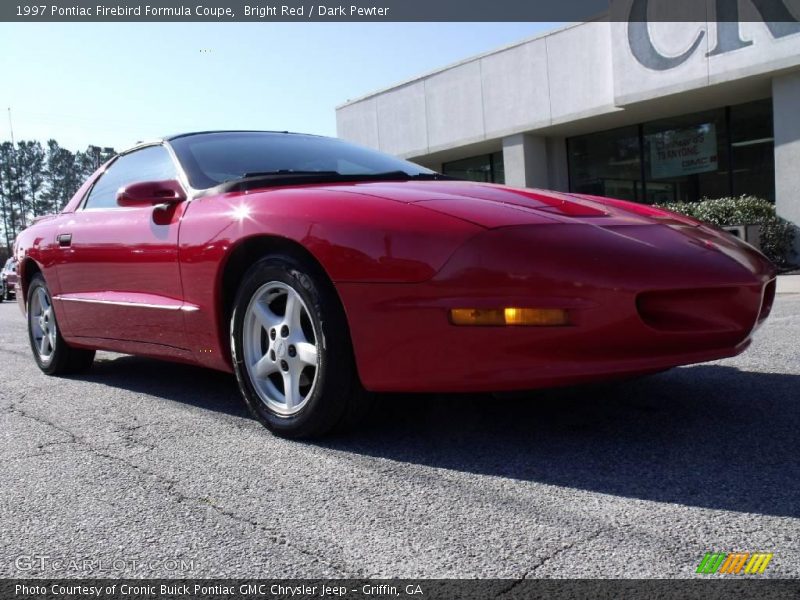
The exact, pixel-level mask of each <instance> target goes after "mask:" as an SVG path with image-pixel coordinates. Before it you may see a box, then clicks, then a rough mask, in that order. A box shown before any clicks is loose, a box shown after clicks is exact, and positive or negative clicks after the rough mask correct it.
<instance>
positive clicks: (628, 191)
mask: <svg viewBox="0 0 800 600" xmlns="http://www.w3.org/2000/svg"><path fill="white" fill-rule="evenodd" d="M568 151H569V173H570V190H571V191H573V192H579V193H581V194H594V195H596V196H610V197H612V198H621V199H623V200H638V201H641V200H642V191H641V186H642V182H641V177H642V168H641V162H640V154H639V153H640V147H639V128H638V127H636V126H634V127H624V128H622V129H614V130H613V131H604V132H602V133H594V134H592V135H583V136H580V137H576V138H572V139H570V140H569V146H568Z"/></svg>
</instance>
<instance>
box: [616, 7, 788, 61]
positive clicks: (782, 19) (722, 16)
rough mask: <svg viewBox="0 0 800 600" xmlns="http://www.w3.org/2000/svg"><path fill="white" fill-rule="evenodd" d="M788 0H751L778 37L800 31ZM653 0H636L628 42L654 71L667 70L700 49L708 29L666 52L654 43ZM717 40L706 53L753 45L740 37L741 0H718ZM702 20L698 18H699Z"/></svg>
mask: <svg viewBox="0 0 800 600" xmlns="http://www.w3.org/2000/svg"><path fill="white" fill-rule="evenodd" d="M784 1H785V0H750V2H751V3H752V4H753V6H755V8H756V10H757V12H758V14H759V15H760V16H761V18H762V19H763V21H764V23H765V25H766V26H767V28H768V29H769V32H770V34H771V35H772V37H773V38H776V39H779V38H782V37H786V36H788V35H793V34H796V33H800V22H798V21H796V20H795V18H794V16H793V15H792V13H791V11H789V9H788V8H787V7H786V5H785V4H784ZM649 6H650V0H633V2H632V3H631V9H630V13H629V17H630V18H629V23H628V44H629V45H630V48H631V53H632V54H633V56H634V57H635V58H636V60H637V61H639V63H640V64H641V65H642V66H644V67H647V68H648V69H652V70H654V71H666V70H669V69H674V68H675V67H677V66H679V65H681V64H683V63H685V62H686V61H687V60H689V58H690V57H691V56H692V55H693V54H694V53H695V52H696V51H697V48H698V47H699V46H700V44H701V42H702V41H703V38H704V37H705V34H706V32H705V31H700V32H699V33H698V34H697V37H695V38H694V41H693V42H692V43H691V45H690V46H689V47H688V48H687V49H686V50H685V51H684V52H682V53H680V54H678V55H677V56H667V55H665V54H663V53H662V52H660V51H659V50H658V48H656V46H655V44H654V43H653V39H652V37H651V35H650V29H649V27H648V22H647V15H648V9H649ZM697 6H698V10H700V9H702V10H700V12H698V17H699V16H701V14H702V13H704V12H705V10H704V9H705V6H704V3H701V2H699V3H698V5H697ZM716 13H717V19H718V21H719V22H718V23H717V43H716V46H714V48H713V49H712V50H711V51H710V52H708V53H707V54H706V56H717V55H719V54H725V53H727V52H731V51H733V50H738V49H739V48H745V47H747V46H750V45H752V43H753V42H752V41H745V40H743V39H742V38H741V32H740V27H739V0H716ZM698 20H699V19H698Z"/></svg>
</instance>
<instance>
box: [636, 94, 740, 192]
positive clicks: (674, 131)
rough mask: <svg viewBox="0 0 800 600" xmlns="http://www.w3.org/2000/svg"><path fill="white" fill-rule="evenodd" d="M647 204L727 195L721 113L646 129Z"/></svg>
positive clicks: (724, 124)
mask: <svg viewBox="0 0 800 600" xmlns="http://www.w3.org/2000/svg"><path fill="white" fill-rule="evenodd" d="M642 133H643V135H644V163H645V168H644V172H645V177H646V178H647V179H646V182H645V202H646V203H647V204H658V203H662V202H676V201H679V202H689V201H693V200H699V199H700V198H721V197H723V196H728V195H730V193H731V191H730V179H729V171H728V163H729V160H728V159H729V150H728V129H727V120H726V117H725V109H719V110H713V111H708V112H703V113H698V114H694V115H685V116H681V117H673V118H670V119H662V120H659V121H652V122H650V123H646V124H645V125H644V126H643V128H642Z"/></svg>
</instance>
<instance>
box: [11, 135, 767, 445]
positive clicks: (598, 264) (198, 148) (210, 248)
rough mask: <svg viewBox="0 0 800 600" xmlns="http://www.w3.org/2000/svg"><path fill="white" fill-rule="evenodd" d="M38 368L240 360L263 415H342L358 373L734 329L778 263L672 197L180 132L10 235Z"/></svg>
mask: <svg viewBox="0 0 800 600" xmlns="http://www.w3.org/2000/svg"><path fill="white" fill-rule="evenodd" d="M15 256H16V258H17V259H18V261H19V286H20V288H21V293H19V294H18V295H17V296H18V298H19V302H20V306H21V307H22V309H23V310H24V312H25V313H26V314H27V319H28V330H29V334H30V342H31V348H32V350H33V355H34V358H35V359H36V362H37V363H38V365H39V367H40V368H41V369H42V370H43V371H44V372H45V373H49V374H53V375H56V374H62V373H69V372H74V371H78V370H81V369H85V368H87V367H88V366H89V365H90V364H91V363H92V360H93V358H94V353H95V350H96V349H103V350H111V351H114V352H122V353H129V354H140V355H146V356H152V357H158V358H164V359H170V360H176V361H182V362H187V363H192V364H196V365H203V366H206V367H210V368H213V369H219V370H222V371H228V372H234V373H235V374H236V377H237V379H238V382H239V387H240V388H241V392H242V395H243V396H244V399H245V401H246V402H247V404H248V406H249V407H250V409H251V410H252V412H253V413H254V414H255V416H256V417H258V418H259V419H260V420H261V422H262V423H264V425H266V426H267V427H268V428H270V429H271V430H272V431H274V432H275V433H278V434H280V435H285V436H292V437H308V436H313V435H318V434H322V433H324V432H326V431H329V430H331V429H332V428H334V427H337V426H339V425H341V424H345V423H350V422H352V421H353V420H354V419H355V418H356V417H357V416H358V415H359V414H361V413H362V412H363V410H364V409H365V407H366V406H367V404H368V400H369V398H370V394H369V393H368V391H419V392H422V391H437V392H453V391H508V390H519V389H530V388H537V387H544V386H556V385H563V384H571V383H578V382H586V381H595V380H601V379H608V378H617V377H626V376H632V375H639V374H645V373H651V372H656V371H660V370H663V369H667V368H670V367H673V366H676V365H681V364H687V363H696V362H701V361H707V360H712V359H718V358H722V357H726V356H733V355H735V354H738V353H740V352H742V351H743V350H744V349H745V348H746V347H747V346H748V344H749V343H750V339H751V335H752V334H753V332H754V330H755V329H756V328H757V327H758V325H759V324H760V323H761V322H762V321H763V320H764V319H765V318H766V317H767V315H768V314H769V311H770V308H771V304H772V301H773V297H774V294H775V272H774V269H773V266H772V265H771V264H770V262H769V261H768V260H767V259H766V258H765V257H764V256H762V255H761V254H760V253H759V252H757V251H756V250H755V249H753V248H752V247H751V246H749V245H747V244H744V243H742V242H740V241H739V240H737V239H736V238H734V237H732V236H730V235H728V234H726V233H724V232H722V231H719V230H717V229H714V228H711V227H708V226H706V225H702V224H700V223H698V222H696V221H694V220H691V219H687V218H686V217H682V216H678V215H675V214H671V213H668V212H665V211H663V210H658V209H655V208H653V207H650V206H645V205H640V204H633V203H629V202H623V201H619V200H612V199H608V198H598V197H590V196H584V195H576V194H566V193H557V192H549V191H542V190H533V189H513V188H509V187H504V186H500V185H490V184H481V183H471V182H466V181H455V180H450V179H448V178H447V177H444V176H442V175H439V174H437V173H434V172H432V171H429V170H427V169H424V168H422V167H419V166H417V165H414V164H412V163H409V162H405V161H402V160H399V159H397V158H393V157H390V156H386V155H383V154H381V153H378V152H374V151H372V150H368V149H365V148H361V147H358V146H355V145H352V144H349V143H346V142H344V141H341V140H337V139H330V138H324V137H317V136H311V135H301V134H292V133H273V132H257V131H236V132H234V131H227V132H226V131H222V132H206V133H191V134H185V135H177V136H173V137H168V138H165V139H162V140H159V141H155V142H152V143H145V144H140V145H138V146H136V147H135V148H133V149H131V150H129V151H127V152H124V153H122V154H120V155H119V156H117V157H115V158H114V159H113V160H111V161H109V163H108V164H106V165H104V166H103V167H102V168H100V169H99V170H98V171H97V172H96V173H95V174H94V175H92V177H90V178H89V180H88V181H87V182H86V183H85V184H84V185H83V186H82V187H81V188H80V190H78V192H77V193H76V194H75V196H74V197H73V198H72V200H71V201H70V202H69V204H68V205H67V206H66V207H65V208H64V210H63V211H62V212H61V213H60V214H58V215H55V216H52V217H49V218H46V219H43V220H40V221H39V222H37V223H36V224H35V225H33V226H32V227H30V228H29V229H27V230H25V231H24V232H23V233H22V234H20V236H19V238H18V240H17V243H16V248H15Z"/></svg>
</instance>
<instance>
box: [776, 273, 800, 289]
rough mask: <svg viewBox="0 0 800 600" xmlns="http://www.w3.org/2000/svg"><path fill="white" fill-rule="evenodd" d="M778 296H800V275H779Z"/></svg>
mask: <svg viewBox="0 0 800 600" xmlns="http://www.w3.org/2000/svg"><path fill="white" fill-rule="evenodd" d="M775 293H777V294H800V275H778V282H777V286H776V288H775Z"/></svg>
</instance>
